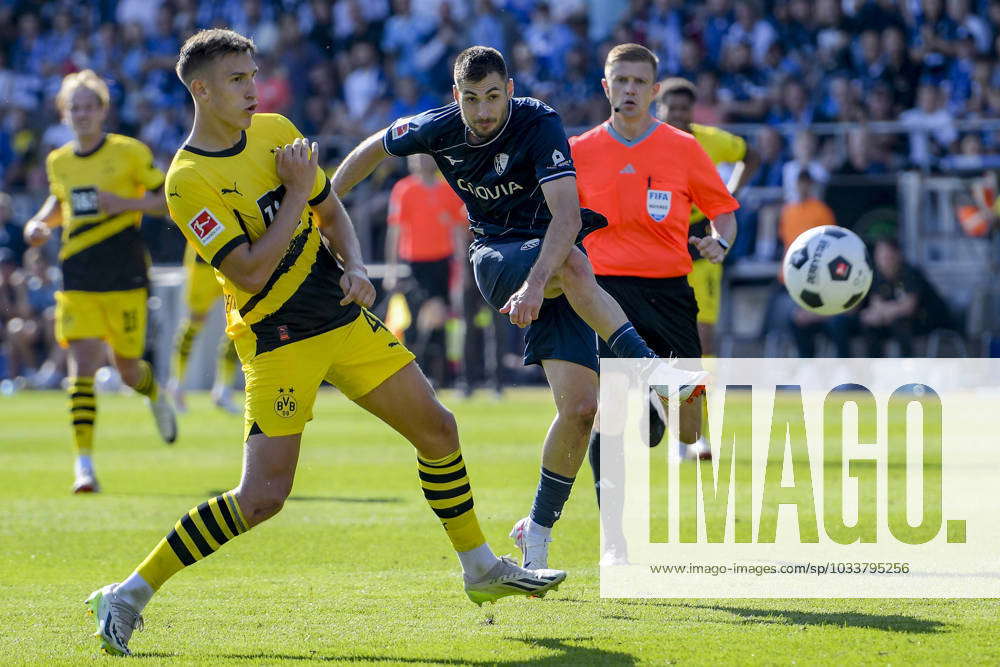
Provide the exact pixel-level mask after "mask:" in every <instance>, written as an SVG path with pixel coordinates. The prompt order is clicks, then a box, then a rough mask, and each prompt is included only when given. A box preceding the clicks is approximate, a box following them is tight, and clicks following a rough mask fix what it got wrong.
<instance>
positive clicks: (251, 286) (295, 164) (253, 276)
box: [219, 138, 319, 294]
mask: <svg viewBox="0 0 1000 667" xmlns="http://www.w3.org/2000/svg"><path fill="white" fill-rule="evenodd" d="M274 160H275V163H276V165H277V169H278V178H280V179H281V182H282V183H283V184H284V186H285V197H284V199H282V201H281V207H280V208H279V209H278V212H277V214H276V215H275V216H274V222H273V223H271V225H270V226H269V227H268V228H267V231H265V232H264V233H263V234H262V235H261V236H260V238H258V239H256V240H255V241H254V242H253V244H250V243H243V244H241V245H240V246H239V247H237V248H235V249H233V250H232V251H231V252H230V253H229V254H228V255H226V258H225V259H224V260H222V263H221V264H220V265H219V271H221V272H222V274H223V275H224V276H226V277H227V278H229V279H230V280H231V281H233V283H235V284H236V285H237V286H238V287H239V288H240V289H242V290H243V291H245V292H250V293H251V294H255V293H257V292H259V291H260V290H261V289H262V288H263V287H264V285H265V284H266V283H267V281H268V279H269V278H270V277H271V274H272V273H274V270H275V269H276V268H277V267H278V262H280V261H281V258H282V257H283V256H284V255H285V251H286V250H288V243H289V241H291V239H292V234H294V233H295V228H296V227H297V226H298V224H299V217H300V216H301V215H302V210H303V209H304V208H305V206H306V204H307V203H308V201H309V193H310V191H311V189H312V187H313V183H314V182H315V180H316V169H317V168H318V166H317V165H318V160H319V152H318V146H317V145H316V143H315V142H314V143H313V144H312V147H311V149H310V146H309V144H308V143H307V142H306V140H305V139H301V138H299V139H296V140H295V142H294V143H292V144H287V145H285V147H284V148H280V149H277V150H276V151H275V153H274Z"/></svg>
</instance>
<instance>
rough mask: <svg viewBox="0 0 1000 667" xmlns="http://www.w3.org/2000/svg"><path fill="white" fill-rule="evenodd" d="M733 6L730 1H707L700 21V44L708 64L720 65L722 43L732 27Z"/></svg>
mask: <svg viewBox="0 0 1000 667" xmlns="http://www.w3.org/2000/svg"><path fill="white" fill-rule="evenodd" d="M733 20H734V17H733V6H732V2H731V0H708V2H707V3H706V4H705V8H704V14H703V16H702V19H701V21H700V23H701V36H702V42H703V43H704V45H705V55H706V56H707V57H708V60H709V62H711V63H712V64H714V65H721V64H722V63H721V61H720V58H721V57H722V55H723V49H722V42H723V40H724V39H725V37H726V33H727V32H729V28H730V27H731V26H732V25H733Z"/></svg>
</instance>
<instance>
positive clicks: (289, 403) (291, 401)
mask: <svg viewBox="0 0 1000 667" xmlns="http://www.w3.org/2000/svg"><path fill="white" fill-rule="evenodd" d="M294 393H295V389H293V388H292V387H289V388H288V391H287V392H286V391H285V389H284V387H282V388H280V389H278V398H277V399H275V401H274V411H275V412H276V413H277V415H278V416H279V417H291V416H292V415H294V414H295V411H296V410H297V409H298V406H297V405H296V403H295V397H294V396H293V394H294Z"/></svg>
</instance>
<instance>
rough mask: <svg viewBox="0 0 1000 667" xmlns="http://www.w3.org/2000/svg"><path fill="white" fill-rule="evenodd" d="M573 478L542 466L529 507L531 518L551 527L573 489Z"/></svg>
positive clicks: (539, 523)
mask: <svg viewBox="0 0 1000 667" xmlns="http://www.w3.org/2000/svg"><path fill="white" fill-rule="evenodd" d="M573 479H574V478H573V477H563V476H562V475H558V474H556V473H554V472H552V471H551V470H546V469H545V468H542V475H541V478H540V479H539V480H538V490H537V491H535V504H534V505H533V506H532V507H531V520H532V521H534V522H535V523H537V524H538V525H540V526H545V527H546V528H551V527H552V526H553V525H554V524H555V522H556V521H557V520H558V519H559V515H561V514H562V508H563V505H565V504H566V500H567V499H568V498H569V492H570V491H571V490H572V489H573Z"/></svg>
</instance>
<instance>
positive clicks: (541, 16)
mask: <svg viewBox="0 0 1000 667" xmlns="http://www.w3.org/2000/svg"><path fill="white" fill-rule="evenodd" d="M524 41H525V42H526V43H527V44H528V48H530V49H531V52H532V54H534V56H535V60H536V61H537V62H538V67H539V70H540V72H541V75H542V77H543V78H545V79H550V80H558V79H560V78H561V77H562V76H564V75H565V74H566V52H567V51H569V49H570V48H572V47H573V45H574V44H575V42H576V37H575V35H574V34H573V32H572V31H571V30H570V29H569V27H568V26H567V25H565V24H562V23H556V22H555V21H553V20H552V12H551V10H550V9H549V5H548V3H546V2H539V3H538V4H537V5H536V6H535V11H534V12H532V14H531V23H530V24H529V25H528V27H527V29H526V30H525V31H524Z"/></svg>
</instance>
